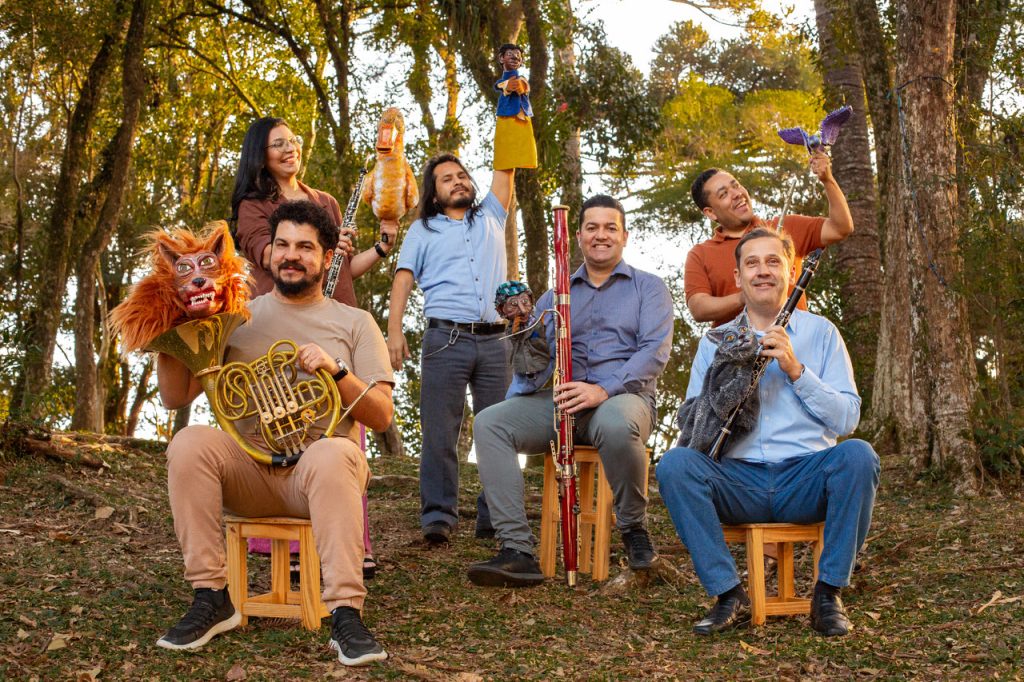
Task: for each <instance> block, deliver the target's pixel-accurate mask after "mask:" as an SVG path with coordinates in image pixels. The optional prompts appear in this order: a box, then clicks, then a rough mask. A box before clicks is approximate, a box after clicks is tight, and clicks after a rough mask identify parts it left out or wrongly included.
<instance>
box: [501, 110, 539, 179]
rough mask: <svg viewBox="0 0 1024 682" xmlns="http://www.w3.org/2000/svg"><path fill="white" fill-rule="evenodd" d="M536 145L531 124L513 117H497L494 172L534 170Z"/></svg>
mask: <svg viewBox="0 0 1024 682" xmlns="http://www.w3.org/2000/svg"><path fill="white" fill-rule="evenodd" d="M536 167H537V143H536V142H535V141H534V139H533V123H531V122H530V119H529V118H527V119H526V120H521V119H518V118H516V117H515V116H499V117H498V122H497V125H496V126H495V128H494V170H508V169H510V168H536Z"/></svg>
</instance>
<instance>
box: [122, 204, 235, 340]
mask: <svg viewBox="0 0 1024 682" xmlns="http://www.w3.org/2000/svg"><path fill="white" fill-rule="evenodd" d="M146 239H147V240H148V242H149V243H148V244H147V246H146V247H145V248H144V249H143V252H144V253H146V254H147V257H148V261H149V267H150V271H149V274H147V275H146V276H145V277H143V278H142V279H141V280H139V281H138V282H137V283H136V284H135V285H134V286H133V287H132V288H131V291H129V292H128V296H127V297H126V298H125V300H124V301H122V302H121V304H120V305H118V306H117V307H116V308H114V309H113V310H112V311H111V312H110V318H109V324H110V329H111V331H113V332H114V333H115V334H118V335H120V336H121V348H122V353H124V354H128V353H131V352H133V351H139V350H143V349H144V348H145V347H146V346H147V345H149V343H150V342H151V341H152V340H153V339H155V338H156V337H158V336H160V335H161V334H163V333H164V332H166V331H168V330H170V329H172V328H173V327H176V326H178V325H179V324H181V323H183V322H188V320H189V317H188V314H187V312H186V310H185V305H184V304H183V303H182V302H181V299H179V298H178V292H177V287H176V285H175V277H174V270H173V269H172V267H171V263H170V262H169V261H168V259H167V258H166V257H165V256H164V255H163V254H162V253H161V249H165V250H167V251H170V252H172V253H176V254H180V255H184V254H189V253H198V252H200V251H211V252H213V253H215V254H217V255H218V257H219V260H220V272H219V273H218V275H217V284H218V285H219V286H220V288H221V291H222V296H223V299H224V306H223V308H222V309H221V312H224V313H239V314H241V315H243V316H245V318H246V319H249V309H248V308H247V307H246V303H248V301H249V285H250V282H251V280H252V276H251V275H250V274H249V263H248V261H246V260H245V258H243V257H242V256H240V255H238V253H237V252H236V251H235V245H234V241H233V240H232V239H231V235H230V234H229V232H228V224H227V223H226V222H224V221H223V220H215V221H213V222H210V223H207V224H206V225H204V226H203V230H202V232H201V233H200V234H199V235H197V234H195V233H194V232H192V231H191V230H188V229H184V228H177V229H174V230H171V231H170V233H167V232H165V231H163V230H162V229H156V230H153V231H152V232H150V233H149V234H148V235H146Z"/></svg>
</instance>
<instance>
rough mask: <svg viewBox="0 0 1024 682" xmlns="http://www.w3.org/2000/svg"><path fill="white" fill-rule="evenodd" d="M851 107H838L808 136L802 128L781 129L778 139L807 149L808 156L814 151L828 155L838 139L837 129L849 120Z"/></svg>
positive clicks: (851, 111)
mask: <svg viewBox="0 0 1024 682" xmlns="http://www.w3.org/2000/svg"><path fill="white" fill-rule="evenodd" d="M852 113H853V107H851V106H850V105H846V106H845V107H840V108H838V109H836V110H835V111H833V112H832V113H830V114H829V115H828V116H826V117H825V118H823V119H822V121H821V126H820V127H819V128H818V132H817V133H816V134H814V135H808V134H807V131H805V130H804V129H803V128H783V129H782V130H780V131H779V137H781V138H782V139H783V140H785V141H786V142H788V143H789V144H800V145H803V146H804V147H806V148H807V152H808V153H809V154H813V153H814V152H816V151H823V152H825V153H826V154H828V151H829V148H831V147H832V145H833V144H834V143H835V141H836V139H837V138H838V137H839V129H840V128H842V127H843V124H844V123H846V122H847V121H848V120H850V114H852Z"/></svg>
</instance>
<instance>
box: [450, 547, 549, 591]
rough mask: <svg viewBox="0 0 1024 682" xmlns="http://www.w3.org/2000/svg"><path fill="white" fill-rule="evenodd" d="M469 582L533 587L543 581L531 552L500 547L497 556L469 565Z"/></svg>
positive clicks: (538, 566) (489, 585)
mask: <svg viewBox="0 0 1024 682" xmlns="http://www.w3.org/2000/svg"><path fill="white" fill-rule="evenodd" d="M469 582H471V583H473V584H474V585H482V586H483V587H533V586H534V585H540V584H541V583H542V582H544V574H543V573H541V571H540V564H538V563H537V560H536V559H535V558H534V557H533V555H532V554H527V553H526V552H520V551H519V550H517V549H512V548H511V547H502V548H501V551H500V552H498V554H497V556H495V557H494V558H493V559H490V560H488V561H481V562H480V563H477V564H473V565H472V566H470V567H469Z"/></svg>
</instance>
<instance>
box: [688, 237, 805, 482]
mask: <svg viewBox="0 0 1024 682" xmlns="http://www.w3.org/2000/svg"><path fill="white" fill-rule="evenodd" d="M779 222H781V219H780V220H779ZM821 254H822V250H821V249H815V250H814V251H813V252H812V253H811V254H809V255H808V256H807V258H806V259H805V260H804V271H803V272H801V273H800V279H798V280H797V282H796V286H795V287H794V288H793V292H792V293H790V295H789V298H787V299H786V304H785V305H784V306H782V310H780V311H779V314H778V316H777V317H776V318H775V324H776V326H779V327H785V326H786V325H787V324H788V323H789V318H790V317H791V316H792V315H793V311H794V310H796V304H797V302H798V301H799V300H800V297H801V296H803V295H804V290H805V289H807V285H808V284H810V283H811V278H812V277H814V272H815V270H817V269H818V261H819V260H820V259H821ZM771 361H772V358H769V357H766V356H764V355H758V356H757V359H756V360H754V373H753V375H752V376H751V377H750V386H748V387H747V390H746V391H745V392H744V393H743V397H742V398H740V401H739V402H738V403H736V407H734V408H733V409H732V412H730V413H729V417H728V418H727V419H726V420H725V423H724V424H722V428H721V429H719V430H718V437H716V438H715V442H714V443H712V444H711V450H710V451H709V452H708V453H707V455H708V457H710V458H711V459H713V460H715V461H716V462H717V461H718V460H719V459H720V458H721V456H722V447H723V446H724V445H725V441H726V440H727V439H728V438H729V434H730V432H731V430H732V423H733V421H734V420H735V419H736V415H737V414H739V412H740V409H741V408H742V407H743V403H745V402H747V400H748V399H750V396H751V395H753V393H754V391H756V390H757V385H758V383H760V381H761V377H762V376H764V372H765V370H766V369H768V363H770V362H771Z"/></svg>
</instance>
